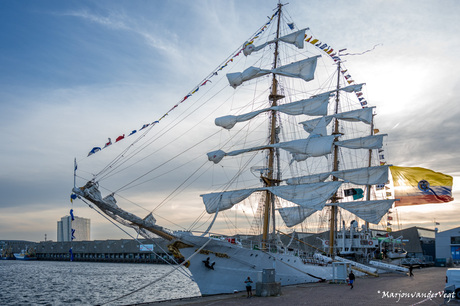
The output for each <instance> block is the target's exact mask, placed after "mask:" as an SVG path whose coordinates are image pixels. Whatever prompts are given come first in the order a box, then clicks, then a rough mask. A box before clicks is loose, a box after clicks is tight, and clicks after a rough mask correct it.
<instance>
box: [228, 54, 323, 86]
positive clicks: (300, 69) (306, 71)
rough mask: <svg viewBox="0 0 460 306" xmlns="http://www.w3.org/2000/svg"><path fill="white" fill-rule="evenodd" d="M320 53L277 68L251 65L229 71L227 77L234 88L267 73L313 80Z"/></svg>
mask: <svg viewBox="0 0 460 306" xmlns="http://www.w3.org/2000/svg"><path fill="white" fill-rule="evenodd" d="M318 57H320V55H317V56H314V57H310V58H307V59H304V60H302V61H298V62H294V63H291V64H288V65H285V66H281V67H278V68H275V69H260V68H257V67H249V68H247V69H246V70H244V71H243V72H234V73H228V74H227V79H228V82H229V83H230V85H231V86H232V87H233V88H236V87H238V86H240V85H241V84H243V82H245V81H249V80H252V79H255V78H258V77H261V76H264V75H266V74H270V73H274V74H279V75H283V76H287V77H291V78H300V79H302V80H304V81H307V82H308V81H311V80H313V78H314V74H315V70H316V61H317V58H318Z"/></svg>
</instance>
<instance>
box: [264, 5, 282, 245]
mask: <svg viewBox="0 0 460 306" xmlns="http://www.w3.org/2000/svg"><path fill="white" fill-rule="evenodd" d="M282 6H283V5H282V4H281V3H278V25H277V28H276V40H275V52H274V59H273V69H275V68H276V67H277V64H278V38H279V37H280V21H281V8H282ZM272 78H273V79H272V90H271V94H270V96H269V99H270V101H271V102H272V103H271V106H277V105H278V100H279V99H282V98H283V96H280V95H278V81H277V80H276V77H275V74H274V73H273V76H272ZM276 117H277V112H276V111H274V110H272V111H271V113H270V144H274V143H276V142H278V137H277V134H276V133H277V126H276ZM274 164H275V149H274V148H269V152H268V173H267V177H266V178H264V182H265V186H268V187H269V186H274V185H275V184H278V183H277V182H276V181H277V180H274V179H273V178H274ZM272 208H274V196H273V195H272V193H270V192H269V191H266V195H265V203H264V214H263V216H264V223H263V232H262V248H265V243H266V242H267V238H268V232H269V222H270V213H271V210H272Z"/></svg>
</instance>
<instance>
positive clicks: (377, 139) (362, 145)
mask: <svg viewBox="0 0 460 306" xmlns="http://www.w3.org/2000/svg"><path fill="white" fill-rule="evenodd" d="M384 136H387V134H382V135H373V136H367V137H359V138H353V139H347V140H342V141H336V142H335V144H336V145H337V146H339V147H344V148H348V149H369V150H370V149H380V148H381V147H382V146H383V137H384Z"/></svg>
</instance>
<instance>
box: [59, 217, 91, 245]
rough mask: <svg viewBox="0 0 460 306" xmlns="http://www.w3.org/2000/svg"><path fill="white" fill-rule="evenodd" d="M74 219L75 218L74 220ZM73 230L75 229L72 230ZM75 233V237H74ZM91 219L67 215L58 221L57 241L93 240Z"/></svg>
mask: <svg viewBox="0 0 460 306" xmlns="http://www.w3.org/2000/svg"><path fill="white" fill-rule="evenodd" d="M72 219H73V220H72ZM72 230H74V231H73V232H72ZM72 235H73V239H72ZM90 237H91V227H90V219H86V218H80V217H77V216H65V217H62V218H61V221H58V222H57V241H58V242H64V241H72V240H73V241H88V240H91V238H90Z"/></svg>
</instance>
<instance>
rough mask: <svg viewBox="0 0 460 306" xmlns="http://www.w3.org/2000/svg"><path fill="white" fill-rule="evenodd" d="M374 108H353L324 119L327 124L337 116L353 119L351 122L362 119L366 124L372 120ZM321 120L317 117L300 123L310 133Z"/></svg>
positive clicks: (348, 119)
mask: <svg viewBox="0 0 460 306" xmlns="http://www.w3.org/2000/svg"><path fill="white" fill-rule="evenodd" d="M374 108H375V107H366V108H361V109H357V110H352V111H349V112H343V113H339V114H334V115H329V116H325V117H324V120H325V121H326V125H327V124H329V123H331V121H332V119H333V118H337V119H340V120H343V121H351V122H357V121H362V122H364V123H366V124H370V123H371V122H372V111H373V109H374ZM320 120H321V118H316V119H312V120H307V121H303V122H300V124H302V125H303V128H304V130H305V131H307V132H308V133H311V132H312V131H313V129H314V128H315V127H316V126H317V125H318V122H319V121H320Z"/></svg>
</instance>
